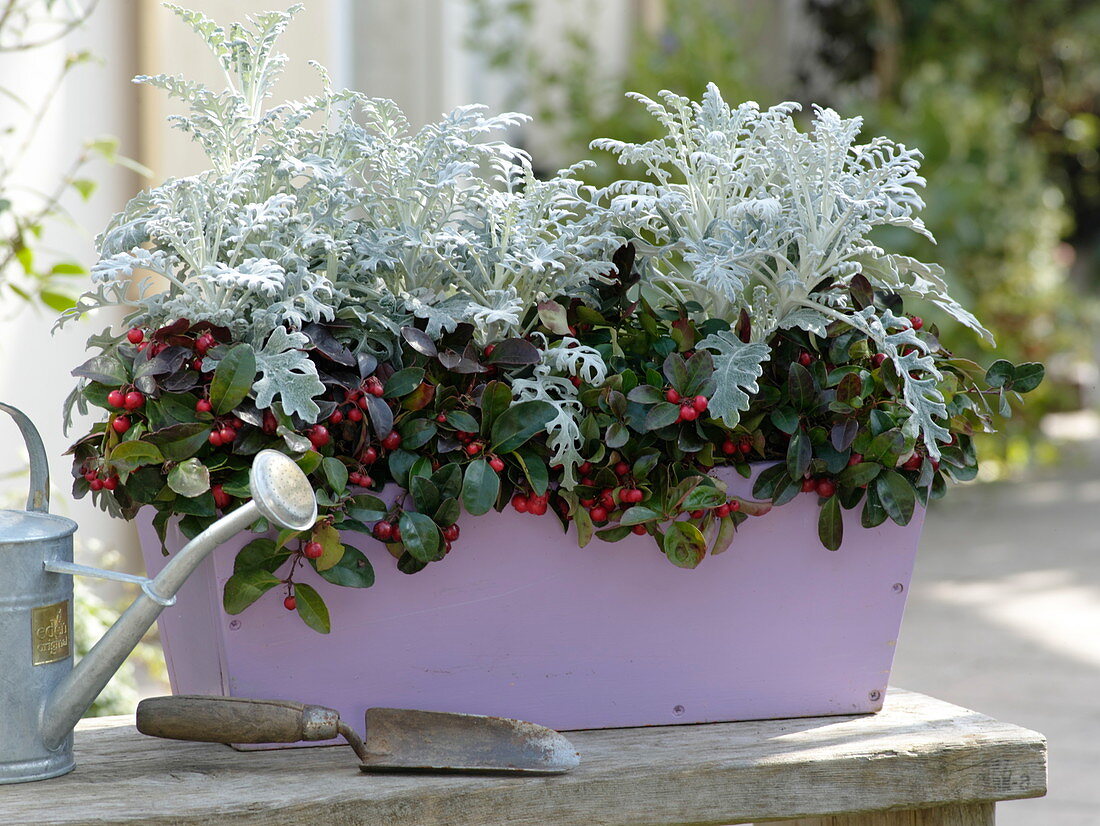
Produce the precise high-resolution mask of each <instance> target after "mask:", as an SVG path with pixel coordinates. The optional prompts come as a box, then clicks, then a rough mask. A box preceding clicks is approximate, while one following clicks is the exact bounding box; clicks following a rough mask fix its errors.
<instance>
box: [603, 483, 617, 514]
mask: <svg viewBox="0 0 1100 826" xmlns="http://www.w3.org/2000/svg"><path fill="white" fill-rule="evenodd" d="M600 503H601V504H602V505H603V506H604V507H605V508H607V509H608V510H614V509H615V491H613V490H611V489H610V488H607V489H606V490H604V491H602V492H601V493H600Z"/></svg>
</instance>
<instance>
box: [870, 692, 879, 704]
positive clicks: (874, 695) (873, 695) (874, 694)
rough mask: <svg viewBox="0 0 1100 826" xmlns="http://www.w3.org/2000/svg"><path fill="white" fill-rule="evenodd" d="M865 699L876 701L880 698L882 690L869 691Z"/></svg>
mask: <svg viewBox="0 0 1100 826" xmlns="http://www.w3.org/2000/svg"><path fill="white" fill-rule="evenodd" d="M867 699H868V700H870V701H871V702H872V703H877V702H878V701H879V700H881V699H882V692H881V691H869V692H868V693H867Z"/></svg>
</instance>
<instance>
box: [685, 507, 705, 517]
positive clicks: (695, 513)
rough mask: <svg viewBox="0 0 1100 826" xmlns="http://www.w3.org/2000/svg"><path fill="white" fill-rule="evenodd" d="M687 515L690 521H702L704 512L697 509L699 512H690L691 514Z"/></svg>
mask: <svg viewBox="0 0 1100 826" xmlns="http://www.w3.org/2000/svg"><path fill="white" fill-rule="evenodd" d="M688 515H689V516H690V517H691V518H692V519H702V518H703V517H704V516H706V511H704V510H702V509H699V510H694V511H692V512H691V513H690V514H688Z"/></svg>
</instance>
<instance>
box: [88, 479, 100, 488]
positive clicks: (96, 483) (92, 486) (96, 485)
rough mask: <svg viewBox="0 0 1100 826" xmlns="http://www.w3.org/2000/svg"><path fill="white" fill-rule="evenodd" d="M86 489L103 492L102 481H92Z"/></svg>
mask: <svg viewBox="0 0 1100 826" xmlns="http://www.w3.org/2000/svg"><path fill="white" fill-rule="evenodd" d="M88 487H90V488H91V489H92V490H96V491H99V490H103V480H102V479H99V478H96V479H93V480H92V481H90V482H89V483H88Z"/></svg>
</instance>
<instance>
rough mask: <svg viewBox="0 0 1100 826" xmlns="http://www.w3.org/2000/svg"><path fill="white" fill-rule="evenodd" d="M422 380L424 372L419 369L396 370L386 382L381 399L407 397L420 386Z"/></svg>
mask: <svg viewBox="0 0 1100 826" xmlns="http://www.w3.org/2000/svg"><path fill="white" fill-rule="evenodd" d="M423 380H424V370H423V368H421V367H406V368H405V369H404V370H398V371H397V372H396V373H394V374H393V375H392V376H390V377H389V378H388V379H387V380H386V389H385V391H384V392H383V393H382V398H383V399H396V398H400V397H401V396H407V395H408V394H409V393H411V392H412V391H414V390H415V389H416V388H417V387H419V386H420V382H422V381H423Z"/></svg>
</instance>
